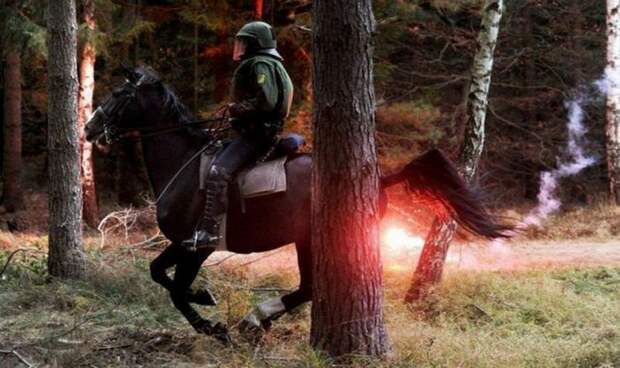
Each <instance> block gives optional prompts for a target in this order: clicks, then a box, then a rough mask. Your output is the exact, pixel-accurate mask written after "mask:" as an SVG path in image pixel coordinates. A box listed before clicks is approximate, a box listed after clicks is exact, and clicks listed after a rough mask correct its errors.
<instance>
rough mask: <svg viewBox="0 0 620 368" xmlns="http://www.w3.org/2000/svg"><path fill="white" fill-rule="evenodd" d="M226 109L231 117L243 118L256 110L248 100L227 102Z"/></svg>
mask: <svg viewBox="0 0 620 368" xmlns="http://www.w3.org/2000/svg"><path fill="white" fill-rule="evenodd" d="M228 111H229V112H230V116H231V117H233V118H244V117H247V116H248V115H250V114H252V113H253V112H254V111H256V107H255V106H254V104H253V103H252V102H250V101H242V102H237V103H231V104H229V105H228Z"/></svg>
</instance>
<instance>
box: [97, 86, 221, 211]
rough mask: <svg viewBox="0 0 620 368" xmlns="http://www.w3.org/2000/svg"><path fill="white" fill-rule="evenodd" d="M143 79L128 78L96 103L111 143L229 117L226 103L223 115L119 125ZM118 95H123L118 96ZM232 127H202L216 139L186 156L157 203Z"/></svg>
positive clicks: (104, 129)
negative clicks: (151, 125) (173, 122)
mask: <svg viewBox="0 0 620 368" xmlns="http://www.w3.org/2000/svg"><path fill="white" fill-rule="evenodd" d="M142 79H143V77H141V78H140V79H139V80H138V82H137V83H135V84H134V83H133V82H131V81H129V80H127V82H126V84H125V86H124V87H123V89H122V90H120V91H115V92H114V93H112V96H110V97H109V98H108V100H106V101H105V102H104V103H103V104H102V105H100V106H99V107H97V109H96V110H95V112H94V113H93V116H95V115H96V114H98V115H99V117H100V118H101V119H103V135H104V137H105V140H106V143H107V144H112V143H115V142H118V141H120V140H131V139H134V140H141V139H144V138H149V137H156V136H161V135H165V134H169V133H172V132H175V131H179V130H182V129H186V128H188V127H193V126H199V125H204V124H207V123H213V122H220V121H226V122H227V121H229V119H230V118H229V116H228V111H227V108H226V107H225V108H224V109H226V110H224V109H220V110H219V111H218V113H222V112H223V116H221V117H214V118H209V119H201V120H192V121H187V122H184V123H183V124H177V125H170V126H164V127H157V128H145V127H119V126H118V125H115V124H113V123H112V121H116V120H117V119H118V118H119V116H120V115H121V114H122V113H123V112H124V111H125V108H127V106H128V105H129V103H131V102H134V101H136V93H137V91H138V87H139V86H140V85H141V82H142ZM158 83H161V82H158ZM119 96H120V97H122V98H119ZM112 97H116V98H117V99H119V101H115V102H114V104H113V105H112V106H108V105H109V100H110V98H112ZM106 106H107V107H108V108H107V109H106ZM106 110H107V111H106ZM230 129H231V127H230V125H228V126H224V127H217V128H207V129H203V131H205V132H206V133H208V134H209V135H210V136H211V137H214V138H215V139H212V140H211V141H210V142H209V143H207V144H206V145H205V146H204V147H202V148H201V149H200V150H198V152H196V153H195V154H194V155H192V157H191V158H190V159H189V160H187V161H186V162H185V163H184V164H183V165H182V166H181V167H180V168H179V169H178V170H177V172H176V173H175V174H174V175H173V177H172V178H171V179H170V180H169V181H168V183H167V184H166V185H165V186H164V188H163V190H162V191H161V193H160V194H159V195H158V196H157V199H156V200H155V205H157V204H158V203H159V202H161V200H162V199H163V198H164V196H165V195H166V193H167V192H168V190H169V189H170V187H171V186H172V185H173V183H174V182H175V181H176V180H177V179H178V177H179V176H180V175H181V173H182V172H183V171H184V170H185V169H186V168H187V167H188V166H189V165H190V164H191V163H192V162H193V161H194V160H196V159H198V157H200V156H201V155H202V154H203V153H204V152H205V151H208V150H214V149H217V148H218V147H219V146H221V144H222V143H221V141H220V140H219V139H217V137H220V136H221V135H222V133H224V132H226V131H228V130H230ZM133 132H138V133H139V134H138V136H137V137H136V136H131V135H128V133H129V134H130V133H133Z"/></svg>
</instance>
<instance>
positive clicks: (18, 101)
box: [2, 45, 24, 212]
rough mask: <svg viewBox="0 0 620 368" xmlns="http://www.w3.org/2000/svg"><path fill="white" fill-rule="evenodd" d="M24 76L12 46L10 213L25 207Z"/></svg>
mask: <svg viewBox="0 0 620 368" xmlns="http://www.w3.org/2000/svg"><path fill="white" fill-rule="evenodd" d="M21 83H22V75H21V55H20V51H19V49H18V48H16V47H14V46H10V45H9V51H8V52H7V55H6V67H5V75H4V147H3V148H4V153H3V154H4V156H3V169H4V170H3V179H4V186H3V193H2V201H3V204H4V207H5V208H6V210H7V211H9V212H14V211H16V210H20V209H21V208H22V207H23V204H24V196H23V187H22V185H21V182H22V86H21Z"/></svg>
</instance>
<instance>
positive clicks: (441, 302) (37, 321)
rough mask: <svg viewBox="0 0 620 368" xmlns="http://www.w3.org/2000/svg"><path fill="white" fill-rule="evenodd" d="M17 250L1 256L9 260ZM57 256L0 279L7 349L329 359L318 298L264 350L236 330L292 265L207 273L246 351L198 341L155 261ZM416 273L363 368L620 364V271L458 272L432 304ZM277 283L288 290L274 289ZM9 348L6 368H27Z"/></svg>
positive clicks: (175, 358)
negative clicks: (68, 265)
mask: <svg viewBox="0 0 620 368" xmlns="http://www.w3.org/2000/svg"><path fill="white" fill-rule="evenodd" d="M7 255H8V252H0V265H3V264H4V262H5V260H6V257H7ZM45 262H46V260H45V258H43V257H40V256H39V257H35V256H32V255H25V254H24V255H20V256H18V257H17V258H16V259H15V260H14V261H13V262H11V264H10V266H9V268H8V269H7V271H6V272H5V274H4V275H3V278H2V280H0V316H2V318H1V319H0V350H3V351H10V350H13V349H15V350H16V351H18V353H19V354H20V355H21V356H22V357H23V358H25V359H27V360H28V361H29V362H31V363H32V364H35V363H36V365H37V366H50V367H91V366H97V367H100V366H106V367H133V366H144V367H224V368H228V367H230V368H232V367H235V368H236V367H329V366H331V365H332V363H331V362H330V360H329V359H327V358H326V357H324V356H322V355H321V354H318V353H316V352H314V351H313V350H312V349H311V348H310V347H309V346H308V335H309V328H310V327H309V326H310V321H309V318H310V313H309V310H310V308H309V306H304V307H301V308H300V309H299V310H297V311H295V313H293V314H291V315H286V316H284V317H282V318H281V319H280V320H279V321H277V322H275V323H274V326H273V329H272V330H271V332H270V333H269V334H267V335H266V336H265V337H264V338H263V340H262V341H261V343H260V344H259V345H256V346H255V345H252V344H249V343H246V342H244V341H243V340H242V339H241V338H240V337H239V335H238V334H237V333H236V332H235V331H236V330H235V329H234V326H235V324H236V323H237V322H238V321H239V320H240V319H241V318H242V317H243V315H244V314H245V313H247V311H248V310H249V309H250V308H251V306H252V305H253V304H255V303H256V302H258V301H259V300H263V299H265V298H268V297H271V296H274V295H277V294H279V292H278V290H279V291H280V292H282V290H287V289H292V288H293V287H294V285H295V284H296V283H297V275H296V274H295V273H294V272H293V271H292V270H291V269H290V268H285V269H280V268H272V269H271V272H269V273H265V272H264V270H263V271H261V272H256V270H253V269H252V268H251V267H246V266H241V265H240V264H241V263H239V262H235V261H234V260H231V261H229V262H225V263H223V264H221V265H218V266H212V267H206V268H203V270H202V271H201V274H200V275H199V277H198V279H197V281H196V282H195V283H194V287H195V288H201V287H204V286H205V285H208V286H209V288H210V289H211V290H212V291H213V292H214V293H215V295H216V297H217V298H218V300H219V305H218V306H217V307H211V308H207V307H199V308H198V309H199V311H200V313H202V314H203V316H205V317H208V318H210V319H212V320H214V321H220V322H224V323H226V324H228V325H229V326H231V327H233V338H234V339H235V341H236V343H237V345H236V346H235V347H234V348H228V347H224V346H222V345H221V344H219V343H218V342H216V341H215V340H213V339H211V338H209V337H203V336H198V335H196V333H194V331H193V330H192V329H191V328H190V327H189V326H188V325H187V323H186V322H185V321H184V320H183V318H182V317H181V315H180V314H179V313H178V312H177V311H176V310H175V309H174V307H173V306H172V304H171V302H170V300H169V298H168V295H167V292H165V291H164V289H163V288H161V287H159V286H158V285H155V284H154V283H153V282H152V281H151V280H150V276H149V270H148V258H147V257H146V256H145V255H144V254H142V255H139V254H131V253H129V252H127V251H118V250H117V251H106V252H90V253H89V269H90V270H91V272H90V275H89V276H88V278H87V279H86V280H84V281H71V282H60V281H56V280H50V279H49V277H48V275H47V274H46V267H45ZM409 276H410V275H409V274H407V273H397V272H388V273H386V309H385V313H386V318H387V323H388V328H389V333H390V337H391V341H392V343H393V347H394V354H393V356H392V357H390V358H389V359H388V360H387V361H375V360H367V359H364V358H353V360H354V362H355V363H354V365H355V366H360V367H616V366H620V313H619V312H618V311H620V268H612V267H601V268H592V269H575V268H572V269H554V270H536V271H527V272H520V273H517V272H480V273H472V272H470V273H465V272H452V273H449V274H448V275H447V276H446V279H445V281H444V282H443V283H442V284H441V285H440V286H439V287H438V288H437V289H436V290H435V293H434V297H433V298H432V299H430V300H427V301H426V302H424V303H419V304H416V305H413V306H407V305H405V304H403V303H402V297H403V295H404V292H405V290H406V288H407V286H408V281H409ZM274 290H276V291H274ZM19 364H21V363H20V361H19V359H18V358H17V357H16V356H15V355H13V354H5V353H0V367H5V366H6V367H18V366H20V365H19Z"/></svg>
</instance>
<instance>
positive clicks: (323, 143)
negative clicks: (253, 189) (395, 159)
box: [311, 0, 389, 357]
mask: <svg viewBox="0 0 620 368" xmlns="http://www.w3.org/2000/svg"><path fill="white" fill-rule="evenodd" d="M374 27H375V21H374V17H373V14H372V7H371V1H370V0H360V1H358V0H347V1H336V0H315V1H314V16H313V31H314V32H313V45H314V70H315V79H314V96H315V99H314V148H315V151H314V156H313V157H314V167H313V183H312V184H313V185H312V191H313V193H312V194H313V200H312V201H313V203H312V223H313V225H312V228H313V233H312V250H313V275H314V277H313V280H314V281H313V282H314V284H313V299H312V331H311V343H312V345H313V346H314V347H315V348H317V349H319V350H322V351H325V352H327V353H328V354H329V355H331V356H337V357H339V356H343V355H347V354H353V353H359V354H367V355H372V356H382V355H385V354H386V353H387V352H388V350H389V342H388V337H387V332H386V329H385V326H384V315H383V275H382V267H381V257H380V252H379V224H378V202H379V201H378V195H379V170H378V166H377V155H376V146H375V137H374V134H375V116H374V114H375V95H374V88H373V77H372V76H373V62H372V54H373V48H372V45H371V37H372V33H373V32H374ZM336 49H337V50H338V52H334V50H336Z"/></svg>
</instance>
